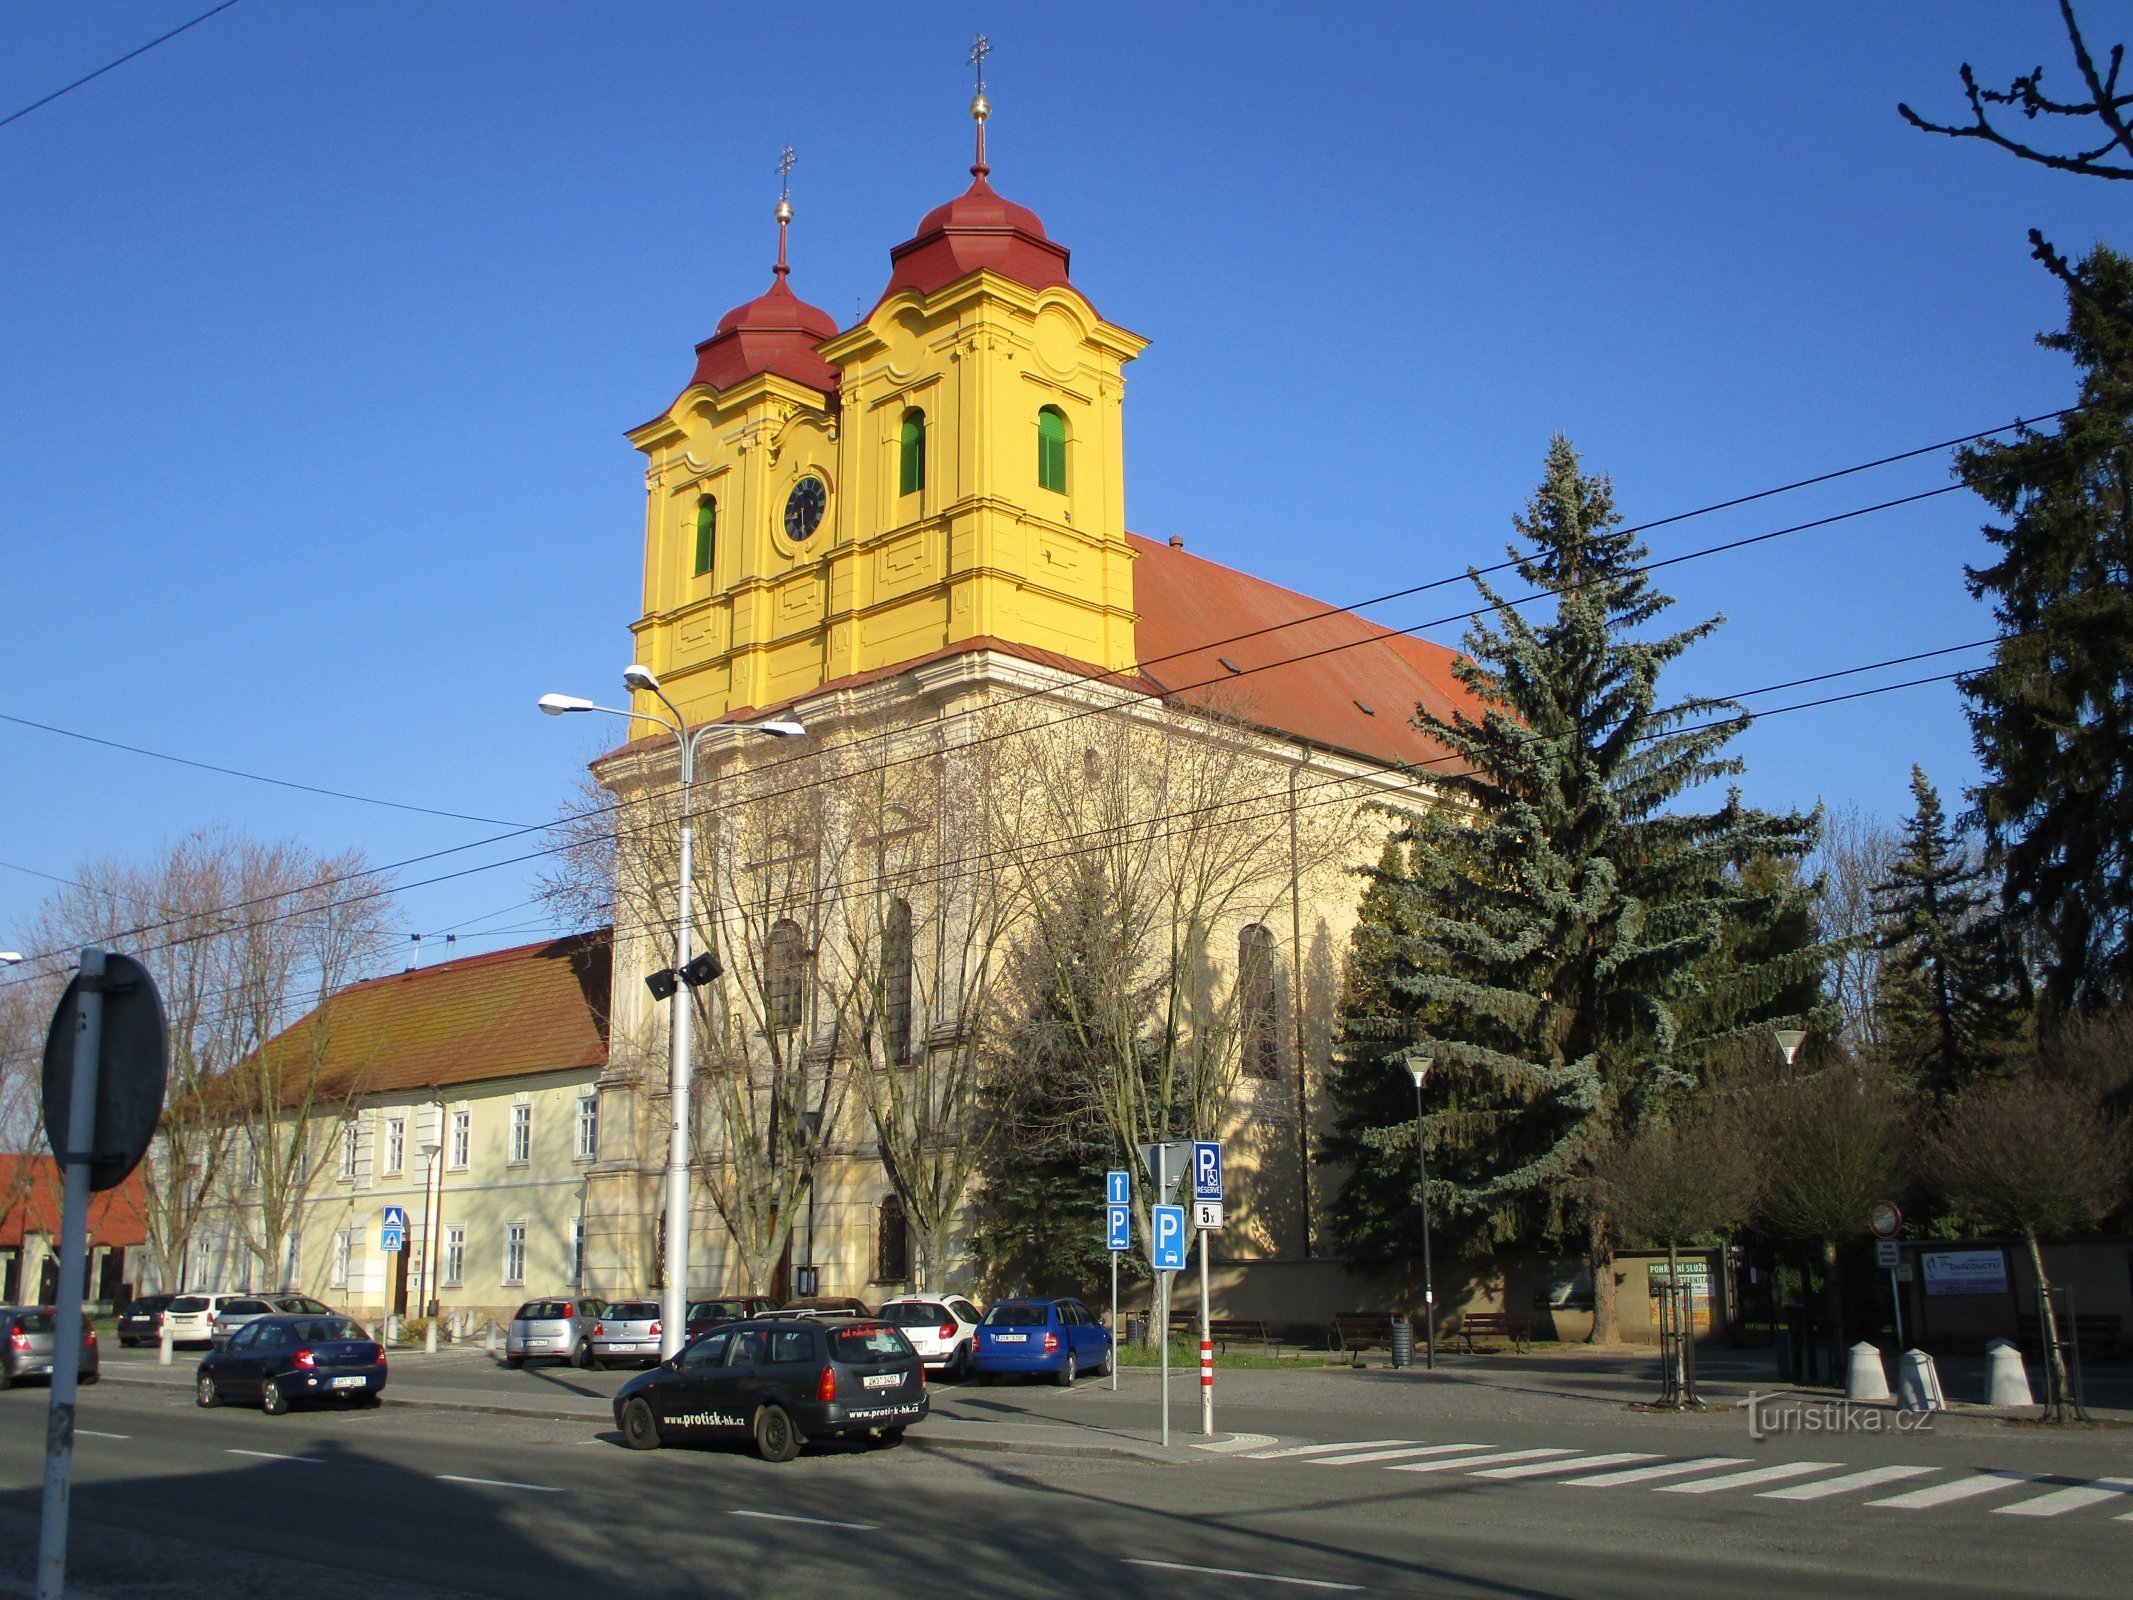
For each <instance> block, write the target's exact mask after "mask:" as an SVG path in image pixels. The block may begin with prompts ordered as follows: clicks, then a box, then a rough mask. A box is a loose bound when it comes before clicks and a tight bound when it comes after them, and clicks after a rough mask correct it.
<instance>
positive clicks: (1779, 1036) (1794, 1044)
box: [1770, 1028, 1807, 1067]
mask: <svg viewBox="0 0 2133 1600" xmlns="http://www.w3.org/2000/svg"><path fill="white" fill-rule="evenodd" d="M1770 1032H1771V1035H1772V1037H1774V1038H1775V1039H1776V1040H1777V1047H1778V1049H1779V1050H1781V1051H1783V1052H1784V1055H1785V1065H1786V1066H1788V1067H1789V1066H1791V1065H1792V1058H1793V1057H1794V1056H1796V1055H1798V1054H1799V1053H1800V1046H1801V1045H1803V1044H1805V1043H1806V1042H1807V1035H1806V1033H1805V1032H1804V1031H1802V1030H1801V1029H1799V1028H1773V1029H1771V1030H1770Z"/></svg>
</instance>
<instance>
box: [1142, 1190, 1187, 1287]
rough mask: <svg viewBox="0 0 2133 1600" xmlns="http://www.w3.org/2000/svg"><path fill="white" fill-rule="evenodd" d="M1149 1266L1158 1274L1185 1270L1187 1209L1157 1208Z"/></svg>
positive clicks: (1177, 1207)
mask: <svg viewBox="0 0 2133 1600" xmlns="http://www.w3.org/2000/svg"><path fill="white" fill-rule="evenodd" d="M1154 1230H1155V1231H1154V1238H1153V1241H1152V1248H1151V1249H1150V1251H1149V1259H1148V1264H1149V1265H1150V1266H1152V1267H1154V1268H1155V1270H1156V1271H1158V1272H1183V1271H1184V1270H1185V1208H1184V1207H1183V1206H1157V1207H1156V1208H1155V1212H1154Z"/></svg>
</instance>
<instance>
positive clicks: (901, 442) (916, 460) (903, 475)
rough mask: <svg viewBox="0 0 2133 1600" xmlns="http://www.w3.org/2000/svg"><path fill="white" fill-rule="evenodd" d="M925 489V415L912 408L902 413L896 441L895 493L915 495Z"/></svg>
mask: <svg viewBox="0 0 2133 1600" xmlns="http://www.w3.org/2000/svg"><path fill="white" fill-rule="evenodd" d="M925 487H926V413H925V412H923V411H921V410H919V409H918V407H916V406H913V407H912V408H911V409H910V410H909V411H906V412H905V413H904V425H903V432H902V435H901V437H900V438H899V439H898V441H897V456H896V492H897V493H898V494H917V493H918V492H919V490H921V489H923V488H925Z"/></svg>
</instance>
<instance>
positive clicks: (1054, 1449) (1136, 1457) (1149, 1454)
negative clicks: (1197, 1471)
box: [904, 1424, 1212, 1467]
mask: <svg viewBox="0 0 2133 1600" xmlns="http://www.w3.org/2000/svg"><path fill="white" fill-rule="evenodd" d="M921 1426H923V1424H922V1425H921ZM904 1446H905V1448H906V1449H915V1450H931V1451H939V1452H941V1453H943V1454H948V1453H953V1452H955V1451H969V1452H972V1453H974V1454H983V1453H987V1452H992V1453H1002V1454H1009V1455H1019V1456H1056V1457H1062V1458H1068V1459H1072V1458H1094V1459H1101V1460H1106V1461H1138V1462H1141V1463H1143V1464H1145V1465H1147V1466H1151V1467H1183V1466H1189V1465H1191V1464H1192V1463H1193V1462H1194V1461H1196V1460H1208V1459H1212V1458H1210V1457H1196V1456H1166V1455H1162V1454H1160V1453H1158V1452H1159V1448H1160V1447H1155V1446H1151V1447H1149V1448H1148V1449H1146V1450H1129V1449H1127V1448H1126V1447H1125V1446H1124V1445H1115V1444H1066V1443H1062V1442H1060V1441H1058V1440H1043V1439H1030V1440H1015V1439H958V1438H954V1437H943V1436H941V1435H939V1434H929V1433H922V1432H920V1431H919V1429H918V1428H913V1429H912V1430H911V1431H910V1432H908V1433H906V1434H905V1435H904Z"/></svg>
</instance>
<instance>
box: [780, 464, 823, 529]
mask: <svg viewBox="0 0 2133 1600" xmlns="http://www.w3.org/2000/svg"><path fill="white" fill-rule="evenodd" d="M828 502H829V491H828V490H827V489H825V488H824V487H823V486H822V480H821V479H820V478H817V477H814V476H808V477H805V478H802V479H801V480H800V481H799V482H798V483H796V484H794V485H793V486H792V493H791V494H789V495H787V496H786V497H785V537H786V538H788V539H790V540H792V542H793V543H794V544H802V543H805V542H806V540H807V539H808V538H809V537H810V536H811V535H812V534H813V533H814V531H815V529H816V528H818V527H820V526H821V524H822V508H823V507H824V506H825V505H826V504H828Z"/></svg>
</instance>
